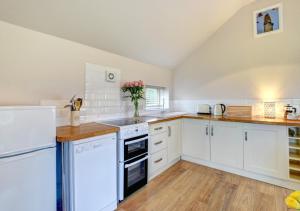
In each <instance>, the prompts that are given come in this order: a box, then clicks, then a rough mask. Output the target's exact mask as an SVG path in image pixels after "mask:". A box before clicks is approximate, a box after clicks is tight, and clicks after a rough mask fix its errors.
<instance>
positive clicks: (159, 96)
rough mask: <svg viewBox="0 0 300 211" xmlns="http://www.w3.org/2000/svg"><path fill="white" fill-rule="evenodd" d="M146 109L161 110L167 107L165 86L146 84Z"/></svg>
mask: <svg viewBox="0 0 300 211" xmlns="http://www.w3.org/2000/svg"><path fill="white" fill-rule="evenodd" d="M145 96H146V109H147V110H163V109H168V108H169V91H168V89H167V88H165V87H158V86H146V91H145Z"/></svg>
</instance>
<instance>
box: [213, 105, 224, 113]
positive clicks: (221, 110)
mask: <svg viewBox="0 0 300 211" xmlns="http://www.w3.org/2000/svg"><path fill="white" fill-rule="evenodd" d="M225 111H226V106H225V105H224V104H216V105H215V106H214V112H213V114H214V115H216V116H222V115H223V114H224V113H225Z"/></svg>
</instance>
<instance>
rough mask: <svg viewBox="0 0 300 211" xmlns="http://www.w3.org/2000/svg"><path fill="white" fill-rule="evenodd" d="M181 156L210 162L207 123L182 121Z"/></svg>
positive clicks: (202, 121) (191, 120) (193, 120)
mask: <svg viewBox="0 0 300 211" xmlns="http://www.w3.org/2000/svg"><path fill="white" fill-rule="evenodd" d="M182 154H183V156H189V157H192V158H197V159H203V160H210V140H209V121H206V120H196V119H184V120H183V126H182Z"/></svg>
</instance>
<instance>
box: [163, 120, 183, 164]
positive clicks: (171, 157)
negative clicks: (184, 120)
mask: <svg viewBox="0 0 300 211" xmlns="http://www.w3.org/2000/svg"><path fill="white" fill-rule="evenodd" d="M166 125H167V131H168V137H167V143H168V162H169V163H171V162H173V161H175V160H176V159H178V158H180V155H181V120H180V119H179V120H173V121H169V122H167V123H166Z"/></svg>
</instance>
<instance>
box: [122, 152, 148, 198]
mask: <svg viewBox="0 0 300 211" xmlns="http://www.w3.org/2000/svg"><path fill="white" fill-rule="evenodd" d="M147 175H148V155H147V154H145V155H142V156H140V157H137V158H134V159H132V160H130V161H127V162H125V163H124V181H123V182H124V186H123V187H124V198H125V197H127V196H129V195H130V194H132V193H133V192H135V191H136V190H138V189H140V188H141V187H143V186H144V185H146V184H147V180H148V176H147Z"/></svg>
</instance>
